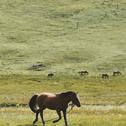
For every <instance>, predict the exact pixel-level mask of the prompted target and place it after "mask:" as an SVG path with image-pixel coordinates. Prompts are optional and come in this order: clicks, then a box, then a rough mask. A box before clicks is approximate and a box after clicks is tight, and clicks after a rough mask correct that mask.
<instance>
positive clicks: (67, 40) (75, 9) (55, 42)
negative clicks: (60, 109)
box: [0, 0, 126, 126]
mask: <svg viewBox="0 0 126 126" xmlns="http://www.w3.org/2000/svg"><path fill="white" fill-rule="evenodd" d="M125 34H126V1H125V0H62V1H61V0H0V126H31V124H32V121H33V118H34V115H33V114H32V113H31V112H30V110H29V109H28V108H27V107H28V106H27V103H28V101H29V99H30V97H31V96H32V95H33V94H34V93H36V92H37V93H39V92H43V91H44V92H45V91H50V92H55V93H57V92H62V91H67V90H74V91H77V92H79V95H80V101H81V104H82V107H81V108H79V109H78V108H75V109H74V110H73V111H71V112H70V113H69V114H68V120H69V121H68V122H69V124H70V126H125V125H126V121H125V120H126V109H125V108H126V107H125V106H126V35H125ZM80 70H87V71H88V72H89V75H88V76H80V75H79V74H78V71H80ZM117 70H119V71H121V73H122V75H121V76H117V77H114V76H112V72H113V71H117ZM50 72H54V77H53V78H48V77H47V74H48V73H50ZM102 73H108V74H109V75H110V78H109V79H102V78H101V74H102ZM23 105H26V106H25V107H24V106H23ZM8 106H10V107H8ZM12 106H14V107H12ZM95 107H96V108H95ZM97 107H98V108H97ZM111 107H112V108H111ZM122 107H124V108H123V109H122ZM110 108H111V109H110ZM45 116H46V120H48V119H50V118H53V117H56V114H55V112H53V111H48V110H47V111H46V114H45ZM37 125H38V126H40V125H41V121H40V120H39V123H37ZM47 125H48V126H62V125H64V122H63V120H62V121H60V122H58V123H57V124H52V122H48V123H47Z"/></svg>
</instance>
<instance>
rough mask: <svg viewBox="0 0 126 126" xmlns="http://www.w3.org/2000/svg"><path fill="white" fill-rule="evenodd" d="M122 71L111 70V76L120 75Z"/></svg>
mask: <svg viewBox="0 0 126 126" xmlns="http://www.w3.org/2000/svg"><path fill="white" fill-rule="evenodd" d="M121 74H122V73H121V72H120V71H114V72H113V76H118V75H121Z"/></svg>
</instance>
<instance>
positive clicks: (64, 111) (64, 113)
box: [63, 110, 68, 126]
mask: <svg viewBox="0 0 126 126" xmlns="http://www.w3.org/2000/svg"><path fill="white" fill-rule="evenodd" d="M63 116H64V121H65V125H66V126H68V125H67V118H66V110H63Z"/></svg>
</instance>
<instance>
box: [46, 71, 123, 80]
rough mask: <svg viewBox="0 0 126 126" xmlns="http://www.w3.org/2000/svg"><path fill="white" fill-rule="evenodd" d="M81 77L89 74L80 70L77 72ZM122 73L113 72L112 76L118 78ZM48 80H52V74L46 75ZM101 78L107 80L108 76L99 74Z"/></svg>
mask: <svg viewBox="0 0 126 126" xmlns="http://www.w3.org/2000/svg"><path fill="white" fill-rule="evenodd" d="M78 73H79V74H80V75H81V76H85V75H88V74H89V72H88V71H87V70H81V71H79V72H78ZM121 74H122V73H121V72H120V71H113V74H112V76H119V75H121ZM47 76H48V78H52V77H53V76H54V73H49V74H48V75H47ZM101 77H102V78H103V79H108V78H109V75H108V74H107V73H103V74H101Z"/></svg>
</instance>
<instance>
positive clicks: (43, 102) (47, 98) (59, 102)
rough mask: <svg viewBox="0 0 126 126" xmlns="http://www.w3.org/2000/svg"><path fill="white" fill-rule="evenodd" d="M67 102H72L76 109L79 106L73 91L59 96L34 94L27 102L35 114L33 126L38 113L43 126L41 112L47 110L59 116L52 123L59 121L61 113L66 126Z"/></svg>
mask: <svg viewBox="0 0 126 126" xmlns="http://www.w3.org/2000/svg"><path fill="white" fill-rule="evenodd" d="M69 102H72V104H73V105H76V106H77V107H80V106H81V105H80V102H79V99H78V97H77V94H76V93H75V92H73V91H68V92H64V93H60V94H53V93H41V94H39V95H38V94H36V95H34V96H32V98H31V99H30V102H29V107H30V109H31V110H32V111H33V112H34V113H36V118H35V120H34V121H33V124H35V123H36V122H37V121H38V114H39V113H40V116H41V119H42V123H43V125H45V121H44V118H43V110H44V109H46V108H48V109H52V110H56V112H57V114H58V116H59V118H58V119H57V120H54V121H53V123H55V122H58V121H59V120H60V119H61V117H62V116H61V111H62V112H63V116H64V121H65V125H66V126H67V118H66V110H67V108H68V103H69ZM37 106H38V109H37Z"/></svg>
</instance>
